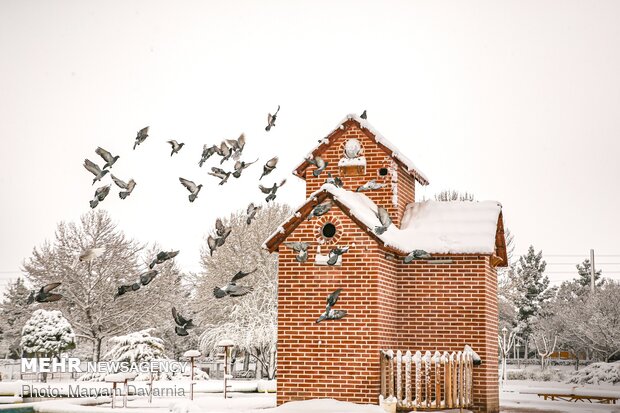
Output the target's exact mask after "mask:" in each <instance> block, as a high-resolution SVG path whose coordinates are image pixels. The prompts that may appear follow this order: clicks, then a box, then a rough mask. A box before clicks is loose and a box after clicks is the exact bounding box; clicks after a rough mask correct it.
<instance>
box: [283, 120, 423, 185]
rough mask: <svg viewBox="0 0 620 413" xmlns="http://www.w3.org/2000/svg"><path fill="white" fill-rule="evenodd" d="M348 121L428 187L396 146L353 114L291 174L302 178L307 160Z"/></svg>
mask: <svg viewBox="0 0 620 413" xmlns="http://www.w3.org/2000/svg"><path fill="white" fill-rule="evenodd" d="M348 121H354V122H356V123H357V124H358V125H359V127H360V129H362V130H366V131H368V133H369V136H370V138H371V139H373V140H374V141H375V142H377V144H378V145H379V147H381V148H383V149H384V150H385V151H386V152H387V153H388V154H389V155H390V156H391V157H393V158H394V159H395V160H397V161H398V162H400V163H401V164H402V165H403V166H404V167H405V169H406V170H407V172H409V173H410V174H411V175H412V176H413V177H414V178H415V179H416V180H417V181H418V182H420V183H421V184H422V185H428V178H427V177H426V175H424V174H423V173H422V171H420V169H419V168H418V167H417V166H416V165H415V164H414V163H413V161H412V160H411V159H409V158H408V157H406V156H405V155H404V154H402V153H401V152H400V151H399V150H398V148H397V147H396V145H394V144H393V143H392V142H390V141H389V140H387V139H386V138H385V137H384V136H383V135H381V134H380V133H379V132H378V131H377V130H376V129H375V128H373V127H372V125H371V124H370V123H369V122H368V121H367V120H366V119H362V118H360V117H359V116H357V115H355V114H353V113H351V114H348V115H347V116H346V117H345V118H344V119H343V120H341V121H340V123H338V126H336V127H335V128H334V129H333V130H332V131H331V132H330V133H329V134H328V135H327V137H326V138H325V139H321V141H320V142H319V144H318V145H317V146H316V147H315V148H314V149H312V151H311V152H310V153H309V154H308V155H307V156H306V158H305V159H304V160H303V161H302V162H301V163H300V164H299V165H298V166H297V167H296V168H295V170H294V171H293V174H295V175H297V176H302V172H303V171H304V169H306V168H307V167H308V166H309V165H310V163H309V162H308V159H312V158H313V157H314V156H317V155H320V154H321V153H323V152H324V151H325V150H326V149H327V147H328V146H329V144H330V142H331V141H332V139H333V138H334V137H335V136H337V133H338V132H340V131H343V130H344V124H345V123H346V122H348Z"/></svg>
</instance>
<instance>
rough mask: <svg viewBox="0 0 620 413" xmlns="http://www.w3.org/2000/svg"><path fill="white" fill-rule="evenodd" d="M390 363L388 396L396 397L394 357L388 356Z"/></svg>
mask: <svg viewBox="0 0 620 413" xmlns="http://www.w3.org/2000/svg"><path fill="white" fill-rule="evenodd" d="M388 357H389V358H388V363H390V369H389V373H388V393H389V394H388V396H389V397H392V396H394V355H393V354H388Z"/></svg>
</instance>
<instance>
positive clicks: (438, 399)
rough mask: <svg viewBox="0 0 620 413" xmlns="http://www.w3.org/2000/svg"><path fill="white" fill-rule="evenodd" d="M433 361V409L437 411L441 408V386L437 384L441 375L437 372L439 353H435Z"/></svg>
mask: <svg viewBox="0 0 620 413" xmlns="http://www.w3.org/2000/svg"><path fill="white" fill-rule="evenodd" d="M433 361H434V364H435V408H436V409H439V408H440V407H441V385H440V384H439V378H440V375H441V373H440V371H439V352H437V351H435V356H434V357H433Z"/></svg>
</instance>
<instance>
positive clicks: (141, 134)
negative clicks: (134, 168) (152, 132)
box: [133, 126, 149, 151]
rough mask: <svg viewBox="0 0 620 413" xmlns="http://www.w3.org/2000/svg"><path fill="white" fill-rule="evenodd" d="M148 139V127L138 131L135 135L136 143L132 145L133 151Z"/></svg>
mask: <svg viewBox="0 0 620 413" xmlns="http://www.w3.org/2000/svg"><path fill="white" fill-rule="evenodd" d="M148 137H149V127H148V126H146V127H144V128H142V129H140V130H139V131H138V133H137V135H136V141H135V142H134V144H133V149H134V151H135V150H136V146H138V145H140V144H141V143H142V142H144V141H145V140H146V138H148Z"/></svg>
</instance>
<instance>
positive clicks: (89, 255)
mask: <svg viewBox="0 0 620 413" xmlns="http://www.w3.org/2000/svg"><path fill="white" fill-rule="evenodd" d="M104 252H105V248H103V247H99V248H88V249H86V250H84V251H82V252H81V253H80V255H78V257H77V260H76V262H75V263H74V264H73V266H74V267H75V266H76V265H77V263H78V262H91V261H92V260H94V259H95V258H98V257H100V256H101V255H102V254H103V253H104Z"/></svg>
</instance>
